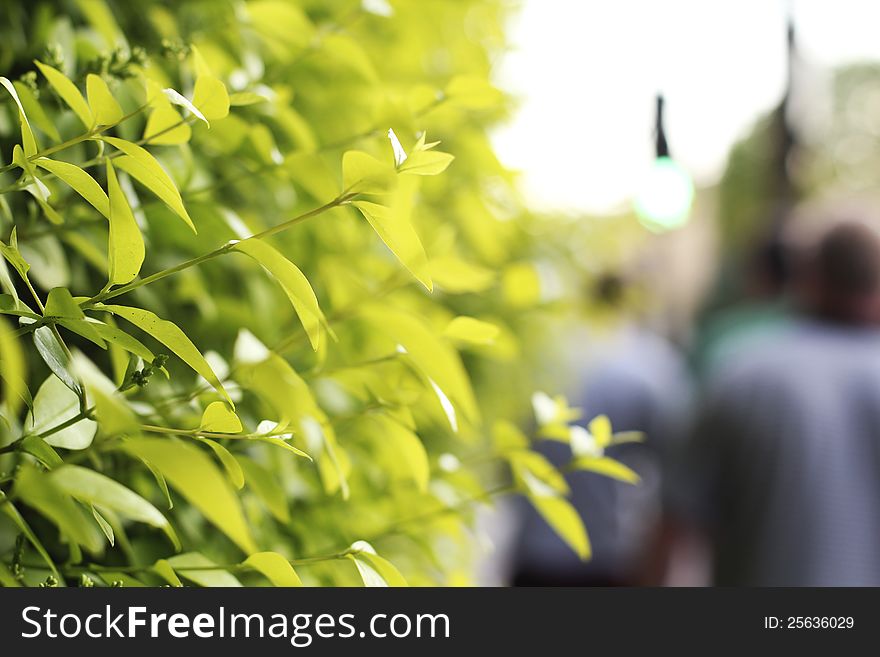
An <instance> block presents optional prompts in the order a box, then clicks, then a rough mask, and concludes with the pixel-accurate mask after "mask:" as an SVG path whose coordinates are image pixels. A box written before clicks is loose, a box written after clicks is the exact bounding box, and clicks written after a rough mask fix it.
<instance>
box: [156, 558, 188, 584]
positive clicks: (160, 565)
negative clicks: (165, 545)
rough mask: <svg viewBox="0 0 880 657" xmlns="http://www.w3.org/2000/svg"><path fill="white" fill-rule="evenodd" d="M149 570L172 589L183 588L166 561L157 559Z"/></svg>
mask: <svg viewBox="0 0 880 657" xmlns="http://www.w3.org/2000/svg"><path fill="white" fill-rule="evenodd" d="M151 570H152V571H153V572H154V573H155V574H156V575H158V576H159V577H161V578H162V579H164V580H165V581H166V582H168V583H169V584H170V585H171V586H173V587H174V588H180V587H182V586H183V582H181V581H180V579H179V578H178V577H177V573H175V572H174V568H172V566H171V564H170V563H169V562H168V560H167V559H159V560H158V561H157V562H156V563H154V564H153V567H152V568H151Z"/></svg>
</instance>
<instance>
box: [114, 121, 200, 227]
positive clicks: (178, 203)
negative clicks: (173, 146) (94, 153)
mask: <svg viewBox="0 0 880 657" xmlns="http://www.w3.org/2000/svg"><path fill="white" fill-rule="evenodd" d="M101 139H102V140H103V141H105V142H107V143H108V144H110V145H111V146H115V147H116V148H118V149H119V150H121V151H122V152H123V153H125V155H124V156H122V157H118V158H115V160H114V161H115V162H116V166H117V167H118V168H120V169H122V170H123V171H125V172H126V173H128V174H129V175H130V176H131V177H132V178H134V179H135V180H137V181H138V182H140V183H141V184H142V185H143V186H144V187H146V188H147V189H149V190H150V191H151V192H153V194H155V195H156V196H158V197H159V198H160V199H162V202H163V203H165V205H167V206H168V207H169V208H170V209H171V211H172V212H174V213H175V214H176V215H177V216H178V217H180V218H181V219H183V220H184V221H185V222H186V224H187V225H188V226H189V227H190V228H192V230H193V232H196V227H195V225H194V224H193V222H192V219H190V216H189V213H188V212H187V211H186V208H185V207H184V206H183V199H181V198H180V192H179V191H177V186H176V185H175V184H174V181H173V180H171V177H170V176H169V175H168V174H167V173H165V169H163V168H162V165H161V164H159V162H158V161H157V160H156V158H154V157H153V156H152V155H150V153H149V152H148V151H147V150H146V149H144V148H142V147H140V146H138V145H137V144H133V143H132V142H130V141H126V140H124V139H119V138H118V137H101Z"/></svg>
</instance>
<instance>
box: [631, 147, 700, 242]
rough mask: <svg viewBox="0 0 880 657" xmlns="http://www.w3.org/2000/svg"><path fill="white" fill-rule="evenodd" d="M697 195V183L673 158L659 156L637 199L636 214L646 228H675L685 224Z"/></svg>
mask: <svg viewBox="0 0 880 657" xmlns="http://www.w3.org/2000/svg"><path fill="white" fill-rule="evenodd" d="M693 199H694V184H693V182H692V181H691V177H690V176H689V175H688V174H687V172H686V171H685V170H684V169H682V168H681V167H680V166H679V165H678V164H676V163H675V161H674V160H672V159H670V158H668V157H658V158H657V159H656V160H655V161H654V165H653V166H652V167H651V171H650V173H649V174H648V176H647V178H646V179H645V181H644V183H643V185H642V189H641V191H640V192H639V194H638V196H637V197H636V200H635V209H636V214H637V215H638V217H639V220H640V221H641V222H642V224H644V225H645V226H646V227H647V228H649V229H651V230H654V231H664V230H672V229H674V228H679V227H681V226H683V225H684V224H685V223H686V222H687V220H688V215H689V214H690V209H691V202H692V201H693Z"/></svg>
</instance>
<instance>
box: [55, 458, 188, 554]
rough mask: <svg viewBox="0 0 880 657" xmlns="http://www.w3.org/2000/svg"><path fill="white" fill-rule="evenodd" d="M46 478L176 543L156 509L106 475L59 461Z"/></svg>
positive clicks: (57, 485)
mask: <svg viewBox="0 0 880 657" xmlns="http://www.w3.org/2000/svg"><path fill="white" fill-rule="evenodd" d="M49 479H50V481H51V482H52V483H53V484H54V485H55V486H56V487H57V488H58V489H59V490H61V491H63V492H65V493H67V494H68V495H70V496H71V497H74V498H76V499H78V500H80V501H81V502H87V503H89V504H96V505H98V506H100V507H106V508H108V509H113V510H114V511H116V512H118V513H119V514H120V515H122V516H124V517H126V518H130V519H131V520H135V521H137V522H142V523H144V524H147V525H151V526H153V527H157V528H159V529H161V530H162V531H164V532H165V533H166V534H167V535H168V537H169V538H170V539H171V541H172V542H173V543H174V544H175V545H177V546H179V544H180V543H179V541H178V539H177V535H176V534H175V533H174V530H173V529H172V528H171V524H170V523H169V522H168V519H167V518H166V517H165V516H163V515H162V513H161V512H160V511H159V509H157V508H156V507H154V506H153V505H152V504H150V503H149V502H148V501H147V500H145V499H144V498H143V497H141V496H140V495H138V494H137V493H135V492H134V491H132V490H130V489H128V488H126V487H125V486H123V485H122V484H120V483H118V482H117V481H114V480H113V479H111V478H110V477H107V476H106V475H103V474H101V473H100V472H95V471H94V470H90V469H88V468H83V467H80V466H78V465H62V466H61V467H59V468H56V469H54V470H53V471H52V472H51V474H50V475H49Z"/></svg>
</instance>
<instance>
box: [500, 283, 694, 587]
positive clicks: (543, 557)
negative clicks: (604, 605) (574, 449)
mask: <svg viewBox="0 0 880 657" xmlns="http://www.w3.org/2000/svg"><path fill="white" fill-rule="evenodd" d="M626 289H627V283H626V282H625V281H624V280H623V279H622V278H621V277H619V276H617V275H605V276H602V277H600V278H599V280H598V282H597V285H596V290H595V294H596V296H598V298H599V300H600V301H601V303H603V304H605V305H608V306H610V307H612V308H614V310H615V312H617V313H619V312H621V308H620V306H621V305H623V298H624V296H625V294H626ZM578 342H579V343H580V344H579V345H577V346H573V347H572V349H571V354H572V359H573V361H575V364H574V367H576V368H577V371H578V378H579V385H577V386H576V388H575V389H574V390H572V391H571V401H572V403H573V404H574V405H575V406H577V407H579V408H580V409H582V411H583V417H582V419H581V421H579V422H578V424H581V425H582V426H586V424H587V423H588V422H589V421H590V420H591V419H592V418H594V417H596V416H597V415H600V414H605V415H607V416H608V417H609V419H610V420H611V424H612V427H613V428H614V431H615V432H618V431H641V432H644V433H645V435H646V441H645V442H644V443H627V444H622V445H619V446H616V447H614V448H613V450H614V452H613V457H614V458H615V459H618V460H619V461H621V462H623V463H625V464H626V465H628V466H629V467H630V468H632V469H633V470H634V471H635V472H637V473H638V474H639V475H640V477H641V482H640V483H639V484H637V485H631V484H626V483H623V482H620V481H616V480H614V479H611V478H609V477H605V476H603V475H599V474H596V473H593V472H586V471H576V472H572V473H569V474H568V475H566V479H567V481H568V484H569V486H570V488H571V498H570V499H571V502H572V504H573V505H574V506H575V508H576V509H577V511H578V513H579V514H580V515H581V517H582V518H583V520H584V525H585V526H586V528H587V532H588V534H589V536H590V541H591V544H592V550H593V555H592V558H591V559H590V561H588V562H583V561H581V560H580V559H579V558H578V557H577V555H575V554H574V552H572V550H571V548H569V547H568V546H567V545H565V543H563V542H562V540H561V539H560V538H559V537H558V535H557V534H556V533H555V532H554V531H553V530H552V529H551V528H550V527H549V526H548V525H547V523H546V522H545V521H544V520H543V519H542V518H541V516H540V515H539V514H538V513H537V512H535V511H534V510H533V509H532V508H531V506H528V504H527V503H523V504H522V508H521V518H522V524H521V529H520V534H519V538H518V541H517V546H516V550H515V571H514V576H513V584H514V585H516V586H627V585H634V584H636V583H638V582H639V578H640V574H639V572H638V567H639V565H640V564H641V563H642V560H643V554H642V553H643V550H644V549H645V547H646V545H647V543H648V542H647V538H648V536H647V530H648V529H649V528H650V527H652V526H653V524H654V523H656V521H657V514H658V513H659V511H660V507H659V504H658V500H659V491H660V478H661V453H662V451H663V449H664V446H665V445H666V444H667V441H669V440H672V439H673V438H674V437H675V436H676V435H679V434H680V433H681V427H680V426H679V424H680V422H681V420H682V419H683V418H685V417H686V416H687V414H686V411H685V409H686V407H687V403H688V400H689V392H690V389H689V384H688V377H687V368H686V364H685V362H684V359H683V357H682V355H681V354H680V352H679V351H678V349H677V348H676V347H675V346H673V345H672V344H671V343H670V342H669V341H668V340H666V339H665V338H664V337H662V336H661V335H659V334H658V333H657V332H655V331H653V330H651V329H650V328H648V327H647V326H646V325H645V322H642V321H638V320H635V319H633V320H630V321H625V322H624V323H623V324H622V325H620V326H617V327H616V328H615V329H614V330H613V331H612V332H611V334H610V335H606V336H604V337H603V336H600V335H598V334H596V335H591V336H590V337H589V338H588V339H584V336H583V335H580V336H579V337H578ZM584 352H586V353H584ZM539 450H540V451H541V452H542V453H543V454H544V455H545V456H547V457H548V458H549V459H550V460H551V461H552V462H553V463H555V464H557V465H563V464H565V463H566V462H567V461H568V460H569V459H570V458H571V448H570V447H569V446H568V445H566V444H563V443H559V442H556V441H550V440H548V441H544V442H543V443H542V444H541V446H540V448H539Z"/></svg>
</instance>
